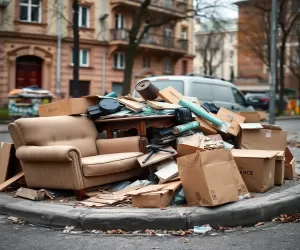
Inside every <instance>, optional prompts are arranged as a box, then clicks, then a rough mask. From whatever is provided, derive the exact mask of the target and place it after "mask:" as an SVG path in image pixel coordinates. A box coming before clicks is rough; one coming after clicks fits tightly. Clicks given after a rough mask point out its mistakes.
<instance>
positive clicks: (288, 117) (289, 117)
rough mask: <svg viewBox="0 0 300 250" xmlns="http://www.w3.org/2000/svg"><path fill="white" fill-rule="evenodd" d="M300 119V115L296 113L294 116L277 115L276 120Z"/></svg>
mask: <svg viewBox="0 0 300 250" xmlns="http://www.w3.org/2000/svg"><path fill="white" fill-rule="evenodd" d="M296 119H300V115H294V116H292V115H291V116H276V117H275V120H278V121H281V120H296Z"/></svg>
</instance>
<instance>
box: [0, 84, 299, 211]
mask: <svg viewBox="0 0 300 250" xmlns="http://www.w3.org/2000/svg"><path fill="white" fill-rule="evenodd" d="M136 90H137V91H138V92H139V94H140V95H141V97H139V98H136V97H132V96H130V95H127V96H119V95H116V94H115V93H114V92H112V93H110V94H108V95H107V96H86V97H82V98H71V99H64V100H60V101H56V102H52V103H49V104H44V105H41V106H40V107H39V117H37V118H21V119H18V120H16V121H14V122H13V123H11V124H9V132H10V134H11V137H12V140H13V143H14V144H13V145H9V146H7V144H6V143H2V144H1V149H0V155H1V159H4V158H5V157H4V156H7V157H6V159H7V160H6V162H5V164H6V165H7V166H8V165H9V164H8V162H9V159H11V157H12V156H13V155H15V159H16V160H18V161H19V162H20V165H21V169H19V172H18V173H17V174H16V175H13V176H12V177H11V178H8V176H7V171H6V172H5V174H2V177H3V178H2V182H4V183H2V184H1V179H0V191H1V190H5V188H6V187H7V186H8V185H10V184H12V183H14V182H15V181H17V180H18V179H20V178H21V177H22V176H23V175H24V176H25V180H26V186H27V187H28V188H29V190H28V189H27V188H24V187H22V188H21V190H18V191H17V193H18V194H19V196H21V197H26V198H28V195H27V196H26V195H24V192H25V193H26V192H29V191H30V190H34V191H35V192H37V190H39V189H42V190H48V189H49V190H50V189H51V190H53V189H67V190H74V191H75V193H76V197H77V200H79V201H80V204H82V205H85V206H89V207H105V206H112V205H115V204H118V203H122V202H129V203H131V204H132V206H133V207H148V208H155V207H166V206H169V205H170V204H185V203H187V204H188V205H194V206H208V207H210V206H218V205H221V204H225V203H229V202H236V201H239V200H242V199H246V198H249V197H250V193H249V192H266V191H267V190H269V189H271V188H272V187H273V186H274V185H282V184H283V183H284V179H293V178H294V177H295V160H294V158H293V156H292V154H291V152H290V151H289V149H288V148H287V145H286V140H287V132H286V131H284V130H282V129H281V128H280V127H278V126H274V125H269V124H265V123H263V122H262V121H261V120H262V118H261V115H260V114H259V113H257V112H244V113H243V112H240V113H233V112H232V111H229V110H227V109H225V108H218V107H215V106H214V105H212V104H210V103H202V104H200V103H199V101H198V100H197V98H193V97H186V96H182V95H181V94H180V93H179V92H178V91H176V90H175V89H174V88H172V87H171V86H170V87H167V88H165V89H162V90H159V89H157V88H156V87H155V86H154V85H153V84H152V83H151V82H147V81H146V82H139V83H138V84H137V85H136ZM105 133H106V134H105ZM5 148H6V150H4V149H5ZM12 149H13V150H15V152H14V151H13V152H12ZM2 165H3V163H2ZM0 167H1V165H0ZM0 170H1V168H0ZM4 175H5V177H4ZM0 176H1V172H0ZM7 179H8V180H7ZM109 185H111V186H110V187H109ZM22 193H23V196H22ZM34 194H36V195H32V196H33V197H37V196H38V193H34ZM32 196H30V197H32ZM33 199H37V198H33Z"/></svg>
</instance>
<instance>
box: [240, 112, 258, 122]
mask: <svg viewBox="0 0 300 250" xmlns="http://www.w3.org/2000/svg"><path fill="white" fill-rule="evenodd" d="M238 114H240V115H241V116H244V117H245V121H244V123H259V122H260V115H259V113H258V112H238Z"/></svg>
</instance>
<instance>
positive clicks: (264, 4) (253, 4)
mask: <svg viewBox="0 0 300 250" xmlns="http://www.w3.org/2000/svg"><path fill="white" fill-rule="evenodd" d="M295 4H296V1H292V0H279V2H278V29H279V30H278V31H279V35H278V41H277V47H278V59H279V74H278V75H279V85H278V86H277V89H279V107H278V108H279V113H282V112H283V108H284V80H285V67H286V44H287V42H288V41H289V38H290V34H291V32H292V31H293V29H294V28H295V25H296V22H297V21H298V20H299V19H300V12H298V11H297V8H296V6H295ZM248 6H249V8H248V9H247V10H245V11H246V14H247V15H248V18H246V19H245V20H241V23H240V24H239V28H240V31H239V32H241V33H242V37H243V39H241V47H247V49H248V50H249V51H251V52H252V53H253V54H254V55H256V56H257V58H259V59H260V60H261V61H262V62H263V63H264V64H265V65H267V66H268V67H269V65H270V32H271V22H270V20H271V19H270V17H271V9H272V8H271V7H272V6H271V1H269V0H251V1H250V2H249V5H248ZM278 87H279V88H278Z"/></svg>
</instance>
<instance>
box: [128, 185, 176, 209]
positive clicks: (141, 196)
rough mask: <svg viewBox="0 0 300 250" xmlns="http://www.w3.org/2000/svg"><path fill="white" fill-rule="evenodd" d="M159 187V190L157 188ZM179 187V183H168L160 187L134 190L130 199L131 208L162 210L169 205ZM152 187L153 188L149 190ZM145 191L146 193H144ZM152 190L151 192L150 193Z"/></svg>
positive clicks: (154, 186)
mask: <svg viewBox="0 0 300 250" xmlns="http://www.w3.org/2000/svg"><path fill="white" fill-rule="evenodd" d="M157 186H159V188H158V187H157ZM180 186H181V182H180V181H175V182H169V183H166V184H160V185H151V186H147V187H145V188H141V189H138V190H135V192H134V191H133V192H134V193H133V192H132V193H133V195H132V196H131V199H132V206H133V207H140V208H163V207H167V206H169V205H170V204H171V202H172V200H173V198H174V196H175V192H176V190H177V189H178V188H179V187H180ZM151 187H153V188H151ZM145 189H147V191H145ZM152 190H153V191H152Z"/></svg>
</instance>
